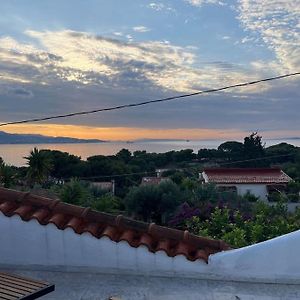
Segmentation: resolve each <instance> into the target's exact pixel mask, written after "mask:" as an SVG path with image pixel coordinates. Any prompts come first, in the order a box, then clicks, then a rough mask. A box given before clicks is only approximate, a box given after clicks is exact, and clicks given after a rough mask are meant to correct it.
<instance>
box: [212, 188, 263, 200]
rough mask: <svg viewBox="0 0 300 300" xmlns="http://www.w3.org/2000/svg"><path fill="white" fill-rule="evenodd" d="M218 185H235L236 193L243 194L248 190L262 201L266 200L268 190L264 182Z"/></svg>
mask: <svg viewBox="0 0 300 300" xmlns="http://www.w3.org/2000/svg"><path fill="white" fill-rule="evenodd" d="M217 186H219V187H226V186H228V187H229V186H230V187H231V186H235V187H236V189H237V194H238V195H241V196H243V195H245V194H247V192H248V191H249V192H250V193H251V194H253V195H255V196H256V197H258V198H260V199H261V200H263V201H267V200H268V190H267V186H266V185H265V184H217Z"/></svg>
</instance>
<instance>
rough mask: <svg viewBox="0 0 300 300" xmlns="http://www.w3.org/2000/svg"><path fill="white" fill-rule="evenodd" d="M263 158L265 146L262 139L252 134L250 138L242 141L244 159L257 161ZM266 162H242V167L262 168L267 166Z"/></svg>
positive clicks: (255, 133) (254, 133)
mask: <svg viewBox="0 0 300 300" xmlns="http://www.w3.org/2000/svg"><path fill="white" fill-rule="evenodd" d="M264 156H265V145H264V144H263V143H262V137H261V136H260V135H258V134H257V132H253V133H251V134H250V136H247V137H245V139H244V158H245V160H248V159H250V160H251V159H257V158H262V157H264ZM267 165H268V162H267V161H266V160H251V161H249V162H244V163H243V166H247V167H248V166H250V167H263V166H267Z"/></svg>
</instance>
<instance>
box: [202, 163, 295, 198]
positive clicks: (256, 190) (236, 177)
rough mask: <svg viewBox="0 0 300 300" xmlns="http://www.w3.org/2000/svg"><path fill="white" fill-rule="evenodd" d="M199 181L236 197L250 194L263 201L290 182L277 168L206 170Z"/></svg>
mask: <svg viewBox="0 0 300 300" xmlns="http://www.w3.org/2000/svg"><path fill="white" fill-rule="evenodd" d="M200 179H202V180H203V182H204V183H214V184H216V185H217V186H218V187H219V188H220V189H221V190H232V191H236V192H237V193H238V195H245V194H247V193H251V194H253V195H255V196H256V197H259V198H260V199H261V200H265V201H266V200H267V199H268V195H269V193H270V192H272V191H278V192H280V191H281V190H283V189H285V187H286V186H287V184H288V183H289V182H290V181H291V180H292V178H290V177H289V176H288V175H287V174H285V173H284V172H283V171H282V170H281V169H279V168H207V169H204V171H203V172H202V173H201V174H200Z"/></svg>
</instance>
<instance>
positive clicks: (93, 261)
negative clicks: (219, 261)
mask: <svg viewBox="0 0 300 300" xmlns="http://www.w3.org/2000/svg"><path fill="white" fill-rule="evenodd" d="M0 245H1V246H0V264H7V265H33V266H34V265H37V266H53V267H66V268H74V267H79V268H82V269H88V270H101V271H103V270H107V271H109V272H111V271H112V270H123V271H128V272H134V273H141V274H148V273H154V272H155V273H158V274H159V273H163V274H175V273H178V272H179V273H180V274H185V273H186V274H190V273H191V274H192V273H205V272H206V270H207V269H208V265H207V264H206V263H205V262H204V261H203V260H198V261H196V262H191V261H189V260H187V259H186V258H185V256H183V255H178V256H176V257H174V258H172V257H169V256H167V254H166V253H165V252H164V251H159V252H156V253H151V252H150V251H149V250H148V248H147V247H145V246H141V247H138V248H133V247H131V246H130V245H129V244H128V243H127V242H123V241H122V242H119V243H116V242H113V241H111V240H110V239H109V238H107V237H103V238H101V239H97V238H95V237H94V236H92V235H91V234H90V233H83V234H81V235H79V234H77V233H75V232H74V231H73V229H70V228H68V229H65V230H59V229H58V228H57V227H56V226H55V225H53V224H48V225H46V226H43V225H40V224H39V223H38V222H37V221H36V220H31V221H29V222H25V221H22V220H21V218H20V217H19V216H17V215H15V216H12V217H10V218H8V217H5V216H4V215H3V214H2V213H0Z"/></svg>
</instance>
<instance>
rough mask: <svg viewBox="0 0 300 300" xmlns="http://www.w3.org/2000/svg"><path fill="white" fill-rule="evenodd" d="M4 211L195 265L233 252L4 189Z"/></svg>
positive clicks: (0, 203) (0, 196) (0, 202)
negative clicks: (225, 251)
mask: <svg viewBox="0 0 300 300" xmlns="http://www.w3.org/2000/svg"><path fill="white" fill-rule="evenodd" d="M0 211H1V212H2V213H3V214H4V215H5V216H7V217H11V216H13V215H19V216H20V217H21V218H22V220H24V221H30V220H32V219H36V220H37V221H38V222H39V223H40V224H41V225H47V224H50V223H52V224H55V225H56V226H57V228H58V229H60V230H64V229H66V228H72V229H73V230H74V232H75V233H78V234H82V233H84V232H89V233H90V234H92V235H93V236H94V237H96V238H98V239H99V238H101V237H104V236H107V237H109V238H110V239H111V240H112V241H115V242H120V241H126V242H128V244H129V245H130V246H131V247H134V248H137V247H139V246H141V245H144V246H146V247H148V249H149V251H151V252H153V253H154V252H157V251H160V250H163V251H165V252H166V253H167V255H168V256H171V257H174V256H176V255H180V254H181V255H184V256H185V257H186V258H187V259H189V260H191V261H194V260H196V259H203V260H205V261H206V262H207V260H208V256H209V255H210V254H213V253H216V252H220V251H223V250H228V249H230V247H229V246H228V245H227V244H225V242H223V241H219V240H211V239H208V238H204V237H199V236H196V235H193V234H191V233H189V232H188V231H181V230H177V229H171V228H167V227H163V226H159V225H156V224H154V223H151V224H149V223H144V222H139V221H135V220H132V219H129V218H126V217H123V216H122V215H119V216H114V215H111V214H106V213H102V212H98V211H95V210H92V209H90V208H84V207H80V206H75V205H71V204H67V203H63V202H61V201H59V200H52V199H48V198H43V197H40V196H36V195H32V194H30V193H24V192H18V191H14V190H9V189H4V188H0Z"/></svg>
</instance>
